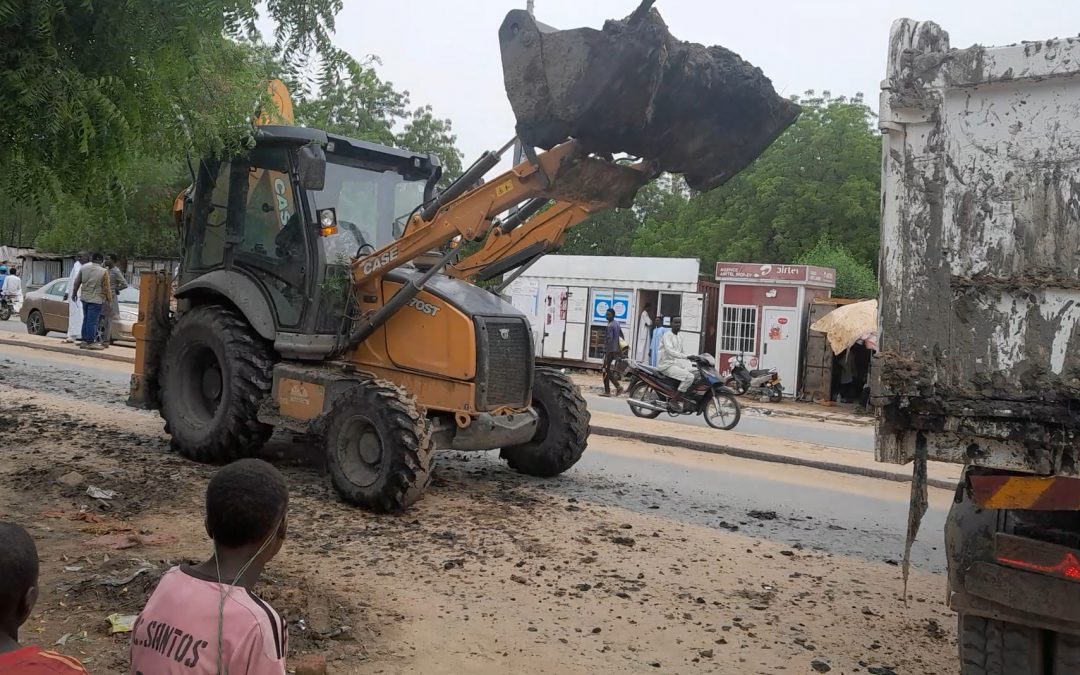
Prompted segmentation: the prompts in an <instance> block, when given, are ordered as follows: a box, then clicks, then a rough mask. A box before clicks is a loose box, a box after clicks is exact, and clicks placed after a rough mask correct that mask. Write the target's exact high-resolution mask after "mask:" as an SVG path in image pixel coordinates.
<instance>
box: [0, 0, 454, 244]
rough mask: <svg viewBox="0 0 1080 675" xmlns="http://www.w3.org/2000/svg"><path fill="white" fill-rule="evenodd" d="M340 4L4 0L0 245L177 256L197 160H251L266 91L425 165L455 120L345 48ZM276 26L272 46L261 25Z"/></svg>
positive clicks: (450, 161)
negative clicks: (176, 221) (282, 83)
mask: <svg viewBox="0 0 1080 675" xmlns="http://www.w3.org/2000/svg"><path fill="white" fill-rule="evenodd" d="M340 8H341V0H304V1H303V2H301V1H299V0H270V2H267V3H262V2H255V1H254V0H178V1H176V2H173V3H169V5H168V7H167V11H163V6H162V5H161V4H160V3H158V2H153V1H151V0H94V2H85V1H84V0H0V34H2V35H3V36H4V49H3V51H2V54H3V56H2V57H0V58H2V59H3V62H2V66H0V101H3V110H2V114H0V162H2V163H3V164H2V165H3V166H4V171H3V172H0V237H3V240H2V241H0V243H11V244H16V245H37V246H39V247H41V248H47V249H52V250H75V249H79V248H85V247H87V246H90V247H95V248H96V247H101V248H106V249H111V250H115V251H116V252H118V253H120V254H122V255H133V254H156V255H175V254H176V252H177V249H176V246H177V243H178V242H177V240H176V233H175V231H174V228H173V226H172V223H171V219H170V213H169V208H168V207H169V204H170V203H171V201H172V198H173V197H175V195H176V194H177V192H178V191H179V190H180V189H182V188H183V186H184V185H186V184H187V183H188V182H189V181H190V176H189V171H188V168H187V166H186V165H187V158H188V157H191V158H194V159H197V158H198V157H201V156H206V155H210V154H228V153H230V152H235V151H242V149H243V148H244V147H245V146H246V144H247V143H249V142H250V141H249V139H250V133H251V127H250V120H251V118H252V117H253V113H254V111H255V110H256V109H257V107H258V105H259V104H260V103H265V102H266V101H267V98H266V93H265V92H266V82H267V80H268V79H269V78H270V77H282V78H283V79H285V80H286V81H287V82H288V84H289V87H290V90H291V91H292V92H293V96H294V99H295V101H296V105H295V112H296V115H297V123H299V124H306V125H309V126H315V127H320V128H327V129H328V130H331V131H336V132H339V133H344V134H347V135H350V136H354V137H359V138H361V139H364V140H371V141H376V142H380V143H385V144H390V145H397V146H401V147H408V148H410V149H413V150H416V151H427V152H432V153H433V154H435V155H437V156H438V157H439V158H440V159H441V160H442V161H443V163H444V167H445V171H446V173H447V174H450V175H454V174H455V173H456V172H459V171H460V167H461V154H460V152H459V151H458V150H457V148H456V138H455V137H454V135H453V133H452V129H451V126H450V122H449V120H444V119H440V118H438V117H437V116H436V115H435V113H434V111H433V110H432V109H431V107H430V106H418V107H416V106H413V105H412V104H411V102H410V99H409V94H408V92H402V91H398V90H396V89H395V88H394V86H393V85H392V84H391V83H389V82H385V81H383V80H382V79H380V78H379V76H378V74H377V73H376V71H375V66H377V65H378V62H377V60H376V59H371V60H368V61H365V62H358V61H356V60H354V59H352V58H351V57H350V56H348V55H347V54H345V53H344V52H343V51H341V50H340V49H338V48H337V47H335V46H334V44H333V42H332V40H331V36H332V32H333V28H334V15H335V14H336V13H337V11H338V10H339V9H340ZM260 19H264V20H265V19H268V20H269V21H270V22H271V23H272V26H273V31H274V32H273V44H269V45H268V44H263V43H262V42H261V41H260V40H261V36H260V34H259V32H258V30H257V29H256V22H257V21H259V20H260Z"/></svg>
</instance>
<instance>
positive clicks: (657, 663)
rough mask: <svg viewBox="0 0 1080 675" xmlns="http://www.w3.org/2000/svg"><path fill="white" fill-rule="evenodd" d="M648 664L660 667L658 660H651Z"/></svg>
mask: <svg viewBox="0 0 1080 675" xmlns="http://www.w3.org/2000/svg"><path fill="white" fill-rule="evenodd" d="M649 665H650V666H652V667H653V668H659V667H660V662H659V661H651V662H649Z"/></svg>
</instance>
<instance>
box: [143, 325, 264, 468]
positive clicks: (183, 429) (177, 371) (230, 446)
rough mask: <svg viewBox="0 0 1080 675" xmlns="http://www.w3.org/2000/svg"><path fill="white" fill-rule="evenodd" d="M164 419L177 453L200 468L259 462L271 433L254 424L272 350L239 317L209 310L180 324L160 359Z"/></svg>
mask: <svg viewBox="0 0 1080 675" xmlns="http://www.w3.org/2000/svg"><path fill="white" fill-rule="evenodd" d="M162 363H163V367H162V375H161V383H162V387H161V388H162V392H161V416H162V417H164V418H165V428H166V429H167V430H168V432H169V433H170V434H172V440H171V441H170V445H171V446H172V448H173V450H175V451H176V452H178V453H180V454H181V455H183V456H184V457H187V458H188V459H193V460H195V461H197V462H209V463H223V462H231V461H233V460H235V459H239V458H241V457H249V456H251V455H253V454H255V453H256V452H257V451H258V450H259V448H261V447H262V446H263V444H264V443H266V441H267V439H269V438H270V434H271V432H272V431H273V427H271V426H268V425H266V424H262V423H261V422H259V421H258V419H257V418H256V415H257V413H258V410H259V404H260V403H261V402H262V400H263V399H264V398H265V397H266V396H268V395H269V394H270V386H271V377H272V374H271V369H272V366H273V360H272V358H271V352H270V346H269V345H268V344H267V343H266V342H265V341H263V339H262V338H260V337H259V336H258V335H256V334H255V332H254V331H253V330H252V329H251V327H250V326H249V325H248V324H247V322H246V321H245V320H244V318H243V317H242V316H240V314H238V313H237V312H236V311H235V310H232V309H229V308H227V307H223V306H220V305H204V306H201V307H196V308H194V309H192V310H190V311H188V312H186V313H184V314H183V315H182V316H181V317H180V319H179V320H178V321H177V322H176V327H175V328H174V330H173V333H172V336H171V337H170V338H169V342H168V344H167V345H166V346H165V355H164V358H163V359H162Z"/></svg>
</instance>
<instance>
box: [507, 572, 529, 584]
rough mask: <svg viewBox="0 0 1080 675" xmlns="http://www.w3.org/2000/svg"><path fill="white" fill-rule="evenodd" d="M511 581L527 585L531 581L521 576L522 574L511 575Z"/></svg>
mask: <svg viewBox="0 0 1080 675" xmlns="http://www.w3.org/2000/svg"><path fill="white" fill-rule="evenodd" d="M510 581H513V582H514V583H516V584H527V583H529V580H528V579H526V578H525V577H523V576H521V575H520V574H511V575H510Z"/></svg>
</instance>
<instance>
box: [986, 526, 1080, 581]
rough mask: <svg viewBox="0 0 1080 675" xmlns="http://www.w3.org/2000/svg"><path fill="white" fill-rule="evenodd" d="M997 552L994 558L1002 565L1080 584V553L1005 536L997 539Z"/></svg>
mask: <svg viewBox="0 0 1080 675" xmlns="http://www.w3.org/2000/svg"><path fill="white" fill-rule="evenodd" d="M995 549H996V550H995V555H994V557H995V559H996V560H997V561H998V562H999V563H1001V564H1002V565H1008V566H1009V567H1015V568H1017V569H1021V570H1027V571H1028V572H1038V573H1039V574H1046V575H1048V576H1052V577H1058V578H1060V579H1068V580H1069V581H1080V551H1074V550H1073V549H1070V548H1066V547H1064V546H1058V545H1057V544H1048V543H1046V542H1041V541H1037V540H1035V539H1028V538H1026V537H1017V536H1014V535H1010V534H1004V533H999V534H998V535H997V537H996V541H995Z"/></svg>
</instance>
